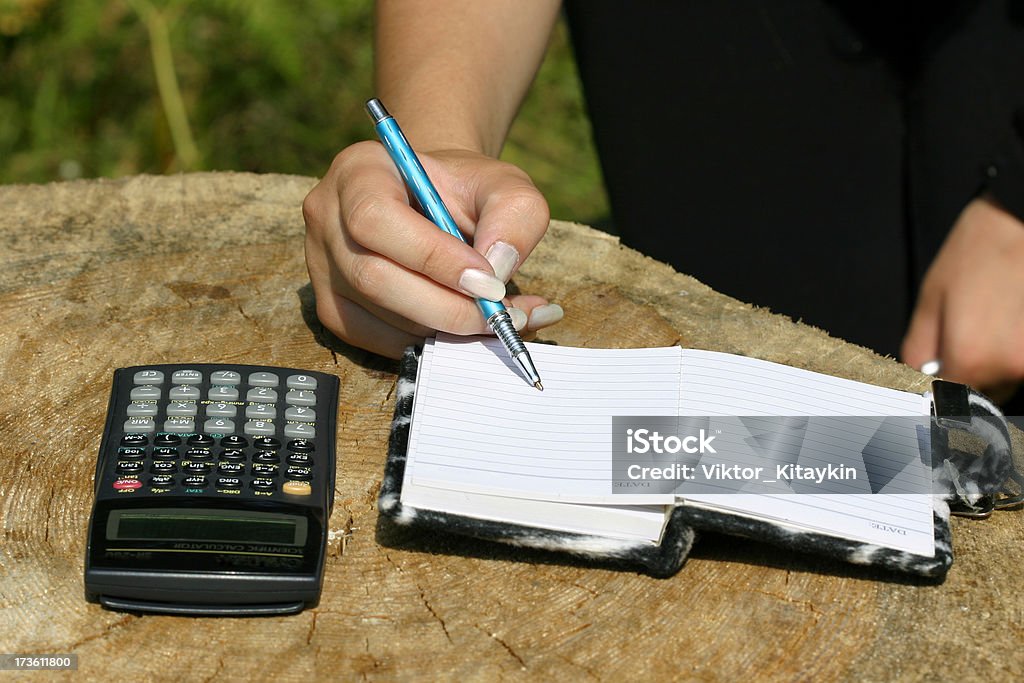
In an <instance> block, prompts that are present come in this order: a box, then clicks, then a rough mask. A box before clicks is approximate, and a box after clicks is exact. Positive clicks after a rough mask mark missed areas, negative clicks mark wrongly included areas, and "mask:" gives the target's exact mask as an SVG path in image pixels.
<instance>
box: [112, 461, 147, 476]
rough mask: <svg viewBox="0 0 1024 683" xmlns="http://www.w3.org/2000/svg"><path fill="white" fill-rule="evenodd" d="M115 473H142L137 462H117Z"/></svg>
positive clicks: (140, 466) (140, 464) (140, 465)
mask: <svg viewBox="0 0 1024 683" xmlns="http://www.w3.org/2000/svg"><path fill="white" fill-rule="evenodd" d="M115 471H116V472H117V473H118V474H138V473H139V472H141V471H142V463H141V462H139V461H138V460H118V461H117V469H116V470H115Z"/></svg>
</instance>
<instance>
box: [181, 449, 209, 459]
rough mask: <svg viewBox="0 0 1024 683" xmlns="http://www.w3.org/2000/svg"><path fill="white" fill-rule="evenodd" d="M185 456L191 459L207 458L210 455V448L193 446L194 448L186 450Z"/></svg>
mask: <svg viewBox="0 0 1024 683" xmlns="http://www.w3.org/2000/svg"><path fill="white" fill-rule="evenodd" d="M185 457H186V458H189V459H191V460H206V459H207V458H209V457H210V449H209V448H199V447H198V446H193V447H192V448H190V449H188V450H187V451H185Z"/></svg>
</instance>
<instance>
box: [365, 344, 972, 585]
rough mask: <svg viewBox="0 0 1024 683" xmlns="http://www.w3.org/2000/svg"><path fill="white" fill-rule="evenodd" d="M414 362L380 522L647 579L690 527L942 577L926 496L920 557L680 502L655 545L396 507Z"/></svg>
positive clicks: (406, 365)
mask: <svg viewBox="0 0 1024 683" xmlns="http://www.w3.org/2000/svg"><path fill="white" fill-rule="evenodd" d="M418 365H419V352H418V350H417V349H414V348H409V349H407V350H406V352H405V355H404V356H403V358H402V361H401V366H400V369H399V377H398V385H397V388H396V392H395V393H396V404H395V412H394V418H393V421H392V425H391V434H390V439H389V443H388V455H387V462H386V464H385V468H384V480H383V482H382V485H381V490H380V495H379V498H378V508H379V510H380V512H381V515H382V519H384V520H386V521H387V522H388V523H394V524H398V525H401V526H408V527H417V528H429V529H432V530H435V531H441V532H447V533H454V534H461V535H465V536H472V537H475V538H480V539H484V540H490V541H499V542H502V543H507V544H511V545H516V546H523V547H530V548H539V549H544V550H551V551H557V552H565V553H570V554H572V555H575V556H578V557H583V558H590V559H594V560H600V561H603V562H608V561H611V562H616V563H622V564H623V566H624V567H628V568H632V569H636V568H638V567H639V568H642V569H643V570H644V571H646V573H648V574H650V575H651V576H655V577H668V576H672V575H673V574H675V573H676V572H678V571H679V570H680V569H681V568H682V566H683V564H684V563H685V561H686V558H687V555H688V554H689V552H690V549H691V547H692V545H693V543H694V541H695V539H696V530H706V531H711V532H717V533H722V534H728V535H732V536H739V537H744V538H749V539H752V540H756V541H759V542H767V543H771V544H774V545H778V546H780V547H785V548H788V549H791V550H794V551H797V552H803V553H810V554H814V555H820V556H825V557H831V558H835V559H839V560H842V561H844V562H850V563H853V564H860V565H870V566H873V567H880V568H884V569H889V570H893V571H897V572H903V573H911V574H918V575H921V576H928V577H943V576H945V574H946V572H947V571H948V570H949V567H950V566H951V565H952V562H953V549H952V542H951V535H950V528H949V506H948V504H947V503H946V502H945V501H943V500H942V499H941V498H940V497H938V496H935V497H934V500H935V505H934V515H933V519H934V522H935V555H934V557H922V556H920V555H914V554H911V553H906V552H902V551H898V550H893V549H891V548H884V547H881V546H877V545H873V544H868V543H862V542H858V541H852V540H849V539H842V538H837V537H834V536H828V535H825V534H821V533H816V532H810V531H800V530H794V529H793V528H791V527H789V526H785V525H781V524H775V523H772V522H769V521H765V520H759V519H753V518H750V517H747V516H744V515H742V514H733V513H729V512H724V511H711V510H706V509H703V508H698V507H694V506H691V505H687V504H686V503H685V502H683V503H680V504H679V505H678V506H677V507H676V508H675V509H674V510H673V512H672V515H671V517H670V520H669V523H668V525H667V526H666V529H665V534H664V537H663V539H662V543H661V545H660V546H654V545H652V544H649V543H636V542H630V541H624V540H620V539H609V538H604V537H600V536H591V535H587V534H578V533H570V532H561V531H552V530H548V529H539V528H535V527H528V526H521V525H516V524H509V523H505V522H495V521H490V520H482V519H475V518H471V517H466V516H463V515H456V514H451V513H444V512H437V511H434V510H424V509H420V508H414V507H411V506H409V505H404V504H402V502H401V493H402V480H403V477H404V475H405V463H406V450H407V448H408V443H409V429H410V426H411V416H412V405H413V396H414V394H415V388H416V372H417V368H418Z"/></svg>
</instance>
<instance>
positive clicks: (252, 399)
mask: <svg viewBox="0 0 1024 683" xmlns="http://www.w3.org/2000/svg"><path fill="white" fill-rule="evenodd" d="M245 400H246V401H248V402H249V403H277V392H276V391H274V390H273V389H269V388H267V387H255V388H253V389H250V390H249V391H248V392H247V393H246V394H245Z"/></svg>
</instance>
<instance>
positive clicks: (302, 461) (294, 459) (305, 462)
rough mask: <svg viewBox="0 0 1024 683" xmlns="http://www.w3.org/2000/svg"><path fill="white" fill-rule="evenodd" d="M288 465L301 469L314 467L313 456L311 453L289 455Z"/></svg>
mask: <svg viewBox="0 0 1024 683" xmlns="http://www.w3.org/2000/svg"><path fill="white" fill-rule="evenodd" d="M288 464H289V465H299V466H301V467H312V466H313V456H311V455H310V454H309V453H289V454H288Z"/></svg>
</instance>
